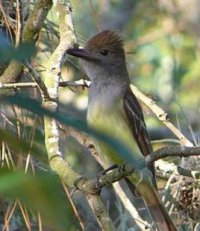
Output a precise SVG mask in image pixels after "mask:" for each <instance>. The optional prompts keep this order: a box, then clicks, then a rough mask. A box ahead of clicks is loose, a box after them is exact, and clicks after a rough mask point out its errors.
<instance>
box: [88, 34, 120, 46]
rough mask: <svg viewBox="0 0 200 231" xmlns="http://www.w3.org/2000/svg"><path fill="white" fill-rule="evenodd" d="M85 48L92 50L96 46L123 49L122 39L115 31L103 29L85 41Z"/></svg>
mask: <svg viewBox="0 0 200 231" xmlns="http://www.w3.org/2000/svg"><path fill="white" fill-rule="evenodd" d="M85 48H86V49H87V50H92V49H96V48H99V49H101V48H102V49H105V48H112V49H123V40H122V39H121V38H120V36H119V35H118V34H117V33H116V32H114V31H110V30H104V31H102V32H100V33H99V34H97V35H95V36H93V37H92V38H91V39H90V40H89V41H88V42H87V44H86V46H85Z"/></svg>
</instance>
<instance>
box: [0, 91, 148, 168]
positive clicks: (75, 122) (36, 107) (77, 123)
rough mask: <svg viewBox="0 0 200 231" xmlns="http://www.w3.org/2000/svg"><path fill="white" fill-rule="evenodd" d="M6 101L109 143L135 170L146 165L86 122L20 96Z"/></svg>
mask: <svg viewBox="0 0 200 231" xmlns="http://www.w3.org/2000/svg"><path fill="white" fill-rule="evenodd" d="M4 100H5V101H6V102H7V103H12V104H16V105H18V106H20V107H23V108H25V109H27V110H29V111H31V112H33V113H35V114H37V115H40V116H44V115H45V116H49V117H53V118H55V119H56V120H57V121H59V122H60V123H63V124H65V125H68V126H71V127H73V128H75V129H77V130H80V131H83V132H85V133H87V134H89V135H91V136H93V137H95V138H96V139H99V140H101V141H103V142H105V143H107V144H108V145H110V147H111V148H112V149H113V150H114V151H116V153H118V154H119V155H120V156H121V158H122V159H123V160H124V162H128V163H130V164H132V165H133V167H134V168H137V169H138V168H140V167H142V166H143V165H144V163H143V161H142V162H139V161H138V160H137V159H135V157H134V155H132V152H131V151H130V150H129V149H128V148H127V147H126V146H125V145H124V144H123V143H122V142H121V141H120V140H117V139H114V138H112V137H110V136H107V135H105V134H103V133H101V132H99V131H97V130H94V129H92V128H90V127H88V126H87V124H86V122H85V121H82V120H79V119H76V118H73V117H70V116H67V115H64V114H62V113H61V112H58V111H57V112H52V111H48V110H47V109H45V108H43V107H41V105H40V104H39V103H38V102H37V101H35V100H32V99H29V98H24V97H21V96H19V95H17V96H14V97H13V96H9V97H6V98H4Z"/></svg>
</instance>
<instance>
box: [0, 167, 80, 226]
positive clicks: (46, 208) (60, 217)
mask: <svg viewBox="0 0 200 231" xmlns="http://www.w3.org/2000/svg"><path fill="white" fill-rule="evenodd" d="M62 192H63V191H62V187H61V184H60V180H59V178H58V177H57V176H55V175H53V174H51V173H50V172H47V173H41V172H40V173H39V174H38V173H37V175H36V176H32V175H30V174H24V173H22V172H20V171H10V170H8V169H0V194H1V196H5V197H9V198H13V199H20V201H21V202H22V203H23V204H25V205H26V206H28V207H29V208H31V209H32V210H34V211H35V212H37V211H40V213H41V216H42V219H43V222H44V223H45V224H46V225H47V226H50V227H52V228H54V230H58V231H65V230H68V227H72V226H74V228H75V226H76V225H74V224H77V223H78V222H75V219H74V218H73V215H72V209H71V207H70V204H69V203H68V201H67V200H66V198H65V197H64V193H62Z"/></svg>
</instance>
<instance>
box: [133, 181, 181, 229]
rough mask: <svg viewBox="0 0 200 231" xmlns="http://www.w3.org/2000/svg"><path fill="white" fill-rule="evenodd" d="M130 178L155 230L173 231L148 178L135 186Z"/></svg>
mask: <svg viewBox="0 0 200 231" xmlns="http://www.w3.org/2000/svg"><path fill="white" fill-rule="evenodd" d="M131 178H132V177H130V178H129V179H130V180H131V182H133V183H134V185H135V186H136V190H137V192H138V193H139V194H140V195H141V197H142V198H143V199H144V202H145V204H146V206H147V208H148V210H149V213H150V215H151V217H152V219H153V221H154V222H155V227H156V229H157V230H158V231H175V230H176V227H175V226H174V224H173V222H172V220H171V218H170V216H169V214H168V212H167V211H166V209H165V207H164V205H163V204H162V202H161V200H160V197H159V195H158V193H157V191H156V189H155V187H154V186H153V184H152V183H151V181H150V180H149V179H148V177H147V178H144V177H142V178H141V179H140V180H139V182H138V183H137V184H135V179H134V180H132V179H131Z"/></svg>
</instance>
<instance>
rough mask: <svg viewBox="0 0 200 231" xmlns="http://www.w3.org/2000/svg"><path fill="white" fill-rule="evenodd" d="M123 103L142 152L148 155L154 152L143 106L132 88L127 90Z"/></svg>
mask: <svg viewBox="0 0 200 231" xmlns="http://www.w3.org/2000/svg"><path fill="white" fill-rule="evenodd" d="M123 105H124V111H125V115H126V117H127V121H128V124H129V127H130V128H131V131H132V134H133V137H134V138H135V140H136V142H137V144H138V146H139V148H140V150H141V152H142V154H143V155H144V156H147V155H149V154H150V153H151V152H152V146H151V142H150V138H149V135H148V133H147V128H146V124H145V121H144V116H143V112H142V108H141V106H140V104H139V102H138V100H137V98H136V97H135V95H134V94H133V93H132V91H131V89H130V88H128V89H127V90H126V92H125V95H124V98H123Z"/></svg>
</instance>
